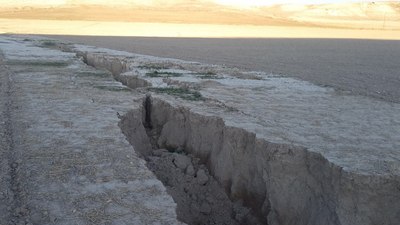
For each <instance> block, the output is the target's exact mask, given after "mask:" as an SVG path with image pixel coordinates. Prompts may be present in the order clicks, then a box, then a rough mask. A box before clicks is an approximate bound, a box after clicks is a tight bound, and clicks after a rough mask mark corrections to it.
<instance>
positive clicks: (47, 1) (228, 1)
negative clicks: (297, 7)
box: [0, 0, 379, 7]
mask: <svg viewBox="0 0 400 225" xmlns="http://www.w3.org/2000/svg"><path fill="white" fill-rule="evenodd" d="M174 1H176V2H184V0H167V1H166V2H168V3H172V2H174ZM188 1H189V0H188ZM198 1H201V2H207V1H211V2H215V3H218V4H223V5H230V6H244V7H249V6H263V5H273V4H287V3H289V4H323V3H344V2H357V1H358V2H367V1H368V0H198ZM370 1H373V0H370ZM377 1H379V0H377ZM67 2H75V3H81V2H82V3H97V4H129V3H140V4H149V3H150V4H151V2H153V3H158V4H159V3H160V2H164V1H156V0H114V1H109V0H81V1H80V0H75V1H68V0H0V4H1V5H3V6H4V5H25V6H35V5H62V4H65V3H67Z"/></svg>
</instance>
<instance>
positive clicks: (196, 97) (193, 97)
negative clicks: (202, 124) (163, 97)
mask: <svg viewBox="0 0 400 225" xmlns="http://www.w3.org/2000/svg"><path fill="white" fill-rule="evenodd" d="M148 90H149V91H152V92H155V93H164V94H168V95H173V96H176V97H179V98H182V99H185V100H190V101H202V100H204V97H203V96H202V95H201V93H200V92H198V91H192V90H189V89H186V88H178V87H165V88H149V89H148Z"/></svg>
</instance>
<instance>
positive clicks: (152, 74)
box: [146, 71, 183, 77]
mask: <svg viewBox="0 0 400 225" xmlns="http://www.w3.org/2000/svg"><path fill="white" fill-rule="evenodd" d="M182 75H183V74H182V73H174V72H159V71H152V72H149V73H146V76H148V77H181V76H182Z"/></svg>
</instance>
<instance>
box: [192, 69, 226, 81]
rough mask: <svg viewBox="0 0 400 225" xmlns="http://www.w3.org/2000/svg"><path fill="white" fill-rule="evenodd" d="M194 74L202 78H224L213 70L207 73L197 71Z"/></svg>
mask: <svg viewBox="0 0 400 225" xmlns="http://www.w3.org/2000/svg"><path fill="white" fill-rule="evenodd" d="M194 75H195V76H196V77H197V78H200V79H222V77H220V76H218V75H217V74H216V73H215V72H212V71H208V72H205V73H195V74H194Z"/></svg>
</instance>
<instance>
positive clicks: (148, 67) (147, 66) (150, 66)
mask: <svg viewBox="0 0 400 225" xmlns="http://www.w3.org/2000/svg"><path fill="white" fill-rule="evenodd" d="M138 68H139V69H146V70H165V69H169V67H168V66H167V65H163V64H159V63H148V64H144V65H140V66H138Z"/></svg>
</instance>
